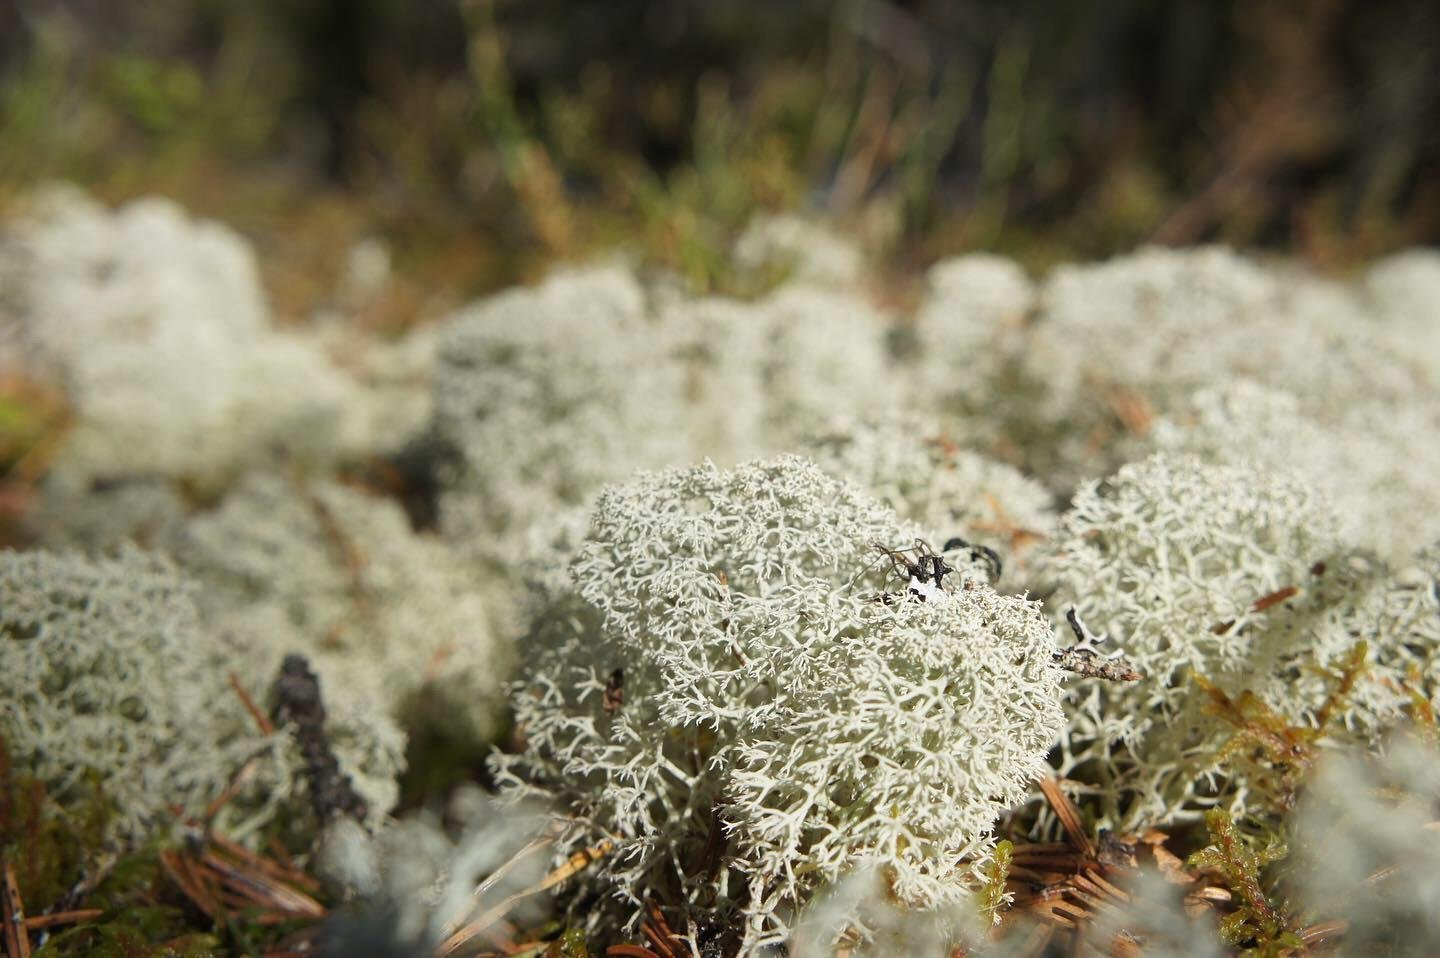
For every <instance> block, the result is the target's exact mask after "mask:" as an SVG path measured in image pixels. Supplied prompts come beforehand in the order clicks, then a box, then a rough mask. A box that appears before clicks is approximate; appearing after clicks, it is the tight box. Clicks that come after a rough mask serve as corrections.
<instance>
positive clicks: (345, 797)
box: [271, 655, 369, 825]
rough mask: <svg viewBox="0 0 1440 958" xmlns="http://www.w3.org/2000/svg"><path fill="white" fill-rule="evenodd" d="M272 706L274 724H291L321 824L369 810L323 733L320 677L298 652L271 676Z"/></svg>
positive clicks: (358, 815)
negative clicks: (273, 700)
mask: <svg viewBox="0 0 1440 958" xmlns="http://www.w3.org/2000/svg"><path fill="white" fill-rule="evenodd" d="M274 696H275V706H274V709H273V710H272V711H271V715H272V716H273V717H274V719H275V722H276V724H277V725H289V724H293V725H294V726H295V739H296V742H297V743H298V744H299V746H300V754H301V755H302V756H304V758H305V774H306V777H307V778H308V779H309V780H310V800H311V802H312V803H313V804H314V807H315V817H316V818H318V819H319V820H320V823H321V824H322V825H328V824H329V823H330V822H331V821H333V820H334V819H335V818H337V817H339V816H341V815H346V816H349V817H351V818H354V819H356V820H359V819H363V818H364V817H365V814H366V812H367V811H368V810H369V809H368V806H367V805H366V804H365V800H364V799H363V798H361V797H360V795H359V794H358V793H357V792H356V791H355V788H354V786H353V785H352V784H351V783H350V777H349V776H348V775H345V774H344V773H343V772H341V771H340V761H339V759H337V758H336V757H335V751H334V750H333V749H332V748H331V747H330V739H329V737H328V736H327V735H326V734H325V703H324V702H323V701H322V700H321V698H320V680H319V679H318V678H316V676H315V673H314V672H312V671H310V665H309V663H308V662H306V661H305V657H304V656H301V655H287V656H285V661H284V663H283V664H282V665H281V666H280V677H279V678H277V679H276V680H275V691H274Z"/></svg>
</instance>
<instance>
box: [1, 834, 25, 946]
mask: <svg viewBox="0 0 1440 958" xmlns="http://www.w3.org/2000/svg"><path fill="white" fill-rule="evenodd" d="M0 909H3V913H0V928H3V929H4V936H5V938H4V940H5V954H6V955H8V956H9V958H30V935H29V933H28V932H27V931H26V930H25V927H26V926H25V902H24V901H23V900H22V899H21V898H20V884H19V882H17V881H16V880H15V869H14V867H13V866H11V864H10V863H9V862H8V861H5V860H4V859H3V857H0Z"/></svg>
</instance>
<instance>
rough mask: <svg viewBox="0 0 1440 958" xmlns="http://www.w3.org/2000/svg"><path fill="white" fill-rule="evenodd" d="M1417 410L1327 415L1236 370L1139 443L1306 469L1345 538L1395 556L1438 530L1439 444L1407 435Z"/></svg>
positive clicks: (1420, 426)
mask: <svg viewBox="0 0 1440 958" xmlns="http://www.w3.org/2000/svg"><path fill="white" fill-rule="evenodd" d="M1416 402H1417V403H1423V398H1422V397H1419V396H1417V397H1416ZM1424 415H1425V414H1424V411H1423V408H1416V406H1414V405H1412V406H1409V407H1404V408H1395V409H1391V410H1389V411H1386V410H1385V409H1383V408H1380V407H1369V408H1368V409H1367V408H1365V407H1362V406H1360V405H1358V404H1357V407H1356V408H1355V410H1354V411H1353V414H1352V415H1351V416H1349V417H1347V418H1346V419H1345V420H1343V421H1340V422H1333V421H1332V422H1324V421H1322V420H1320V419H1318V418H1316V417H1314V416H1311V415H1307V414H1306V413H1305V412H1304V410H1303V408H1302V404H1301V402H1300V400H1299V399H1297V398H1296V397H1295V396H1294V395H1293V394H1291V393H1289V392H1286V391H1284V390H1281V389H1274V388H1271V387H1267V386H1262V385H1260V384H1258V383H1256V382H1254V381H1252V380H1248V379H1236V380H1232V381H1228V382H1225V383H1223V384H1219V385H1216V386H1211V387H1206V388H1204V389H1201V390H1198V391H1197V392H1196V393H1195V394H1194V395H1193V396H1192V397H1191V398H1190V400H1189V401H1188V402H1186V403H1184V404H1183V405H1181V406H1180V407H1179V408H1178V409H1177V410H1176V411H1175V413H1174V414H1173V415H1170V416H1166V417H1162V418H1161V419H1158V420H1157V421H1156V423H1155V427H1154V430H1153V432H1152V434H1151V435H1150V436H1149V437H1148V439H1147V441H1146V442H1145V443H1136V447H1137V448H1146V447H1147V446H1148V447H1150V448H1155V449H1163V450H1166V451H1170V452H1177V453H1190V454H1194V455H1197V456H1199V457H1200V458H1202V459H1204V460H1206V461H1207V462H1213V463H1219V464H1242V463H1250V464H1252V465H1255V466H1257V467H1260V468H1264V469H1271V470H1280V471H1288V472H1293V473H1294V474H1296V475H1299V476H1303V477H1304V479H1305V480H1306V481H1307V482H1308V483H1310V484H1311V485H1313V486H1315V487H1316V488H1317V489H1320V490H1322V491H1323V492H1324V493H1325V494H1326V495H1327V496H1328V498H1329V499H1330V500H1331V502H1332V503H1333V504H1334V506H1335V509H1336V512H1337V514H1338V516H1339V518H1340V521H1341V523H1342V528H1343V532H1344V536H1345V538H1346V540H1347V541H1349V542H1353V543H1355V544H1357V545H1361V546H1365V547H1367V548H1371V549H1374V550H1376V551H1377V552H1378V553H1380V554H1381V555H1383V556H1384V557H1385V558H1387V559H1390V560H1392V561H1400V560H1403V559H1404V558H1406V557H1408V556H1409V555H1410V554H1411V553H1412V552H1413V551H1414V550H1415V549H1416V548H1418V547H1419V546H1421V545H1423V544H1424V543H1426V542H1428V541H1430V540H1432V539H1433V538H1434V537H1435V536H1436V535H1437V534H1440V517H1437V518H1435V519H1432V518H1430V515H1429V513H1430V511H1431V510H1429V508H1428V507H1429V505H1430V504H1431V503H1434V502H1437V501H1440V451H1437V450H1436V449H1435V448H1433V444H1429V443H1417V442H1415V441H1414V438H1415V437H1416V436H1418V435H1421V434H1423V433H1425V432H1426V431H1427V428H1428V427H1426V426H1425V425H1424V423H1423V418H1424Z"/></svg>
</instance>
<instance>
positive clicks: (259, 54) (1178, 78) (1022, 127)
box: [0, 0, 1440, 294]
mask: <svg viewBox="0 0 1440 958" xmlns="http://www.w3.org/2000/svg"><path fill="white" fill-rule="evenodd" d="M7 21H8V22H7ZM0 34H4V35H5V39H3V40H0V196H4V195H5V194H7V193H8V194H10V195H14V194H15V193H16V192H17V190H19V189H23V188H24V187H26V186H28V185H30V184H32V183H33V182H35V181H36V180H39V179H48V178H53V177H56V176H63V177H68V178H73V179H77V180H79V181H80V182H82V183H83V184H85V185H87V186H90V187H91V188H93V189H97V190H98V191H99V192H101V193H102V194H106V195H109V196H111V197H112V198H119V197H121V196H128V195H134V194H136V193H139V192H144V191H146V190H155V189H158V190H163V191H166V192H169V193H171V194H173V195H177V196H179V198H181V199H182V200H184V201H186V202H187V203H189V204H190V205H192V206H194V207H195V208H197V210H198V211H200V212H203V213H208V214H211V215H217V216H222V217H226V218H229V219H231V220H232V221H233V220H238V221H239V222H240V223H241V225H242V226H244V225H245V219H246V217H245V215H243V214H244V211H245V210H246V209H253V208H254V207H255V205H256V204H255V195H256V189H257V187H255V185H254V183H255V181H257V180H258V181H260V182H263V183H265V184H267V185H268V188H269V190H270V193H268V194H267V195H270V196H271V202H270V203H269V204H268V205H266V206H265V208H264V210H263V211H256V212H254V213H252V214H251V219H252V221H253V222H256V223H257V224H258V223H259V222H260V221H261V220H260V217H261V216H262V215H264V216H274V215H275V214H276V213H277V212H278V211H283V210H286V209H291V210H293V209H294V208H296V207H305V206H306V205H307V204H313V203H314V202H316V201H317V198H320V197H324V198H326V199H328V200H331V201H333V199H334V197H336V196H339V197H342V198H343V204H342V205H347V206H351V207H357V208H358V209H359V211H360V212H359V213H357V214H356V216H355V217H354V218H355V219H358V220H359V221H360V222H359V224H358V225H357V224H356V223H355V222H349V221H347V222H346V223H345V224H343V225H344V228H350V229H361V228H368V229H373V230H379V231H381V232H383V233H385V234H386V235H389V236H392V237H395V238H397V239H398V240H399V243H398V245H399V247H400V251H401V254H402V257H403V255H405V253H406V251H407V250H413V251H414V255H415V256H417V257H420V258H427V257H428V258H429V259H443V257H441V256H440V255H439V253H438V252H437V251H438V250H439V249H441V248H444V247H445V246H447V245H448V246H453V245H454V244H455V238H456V237H457V236H463V237H465V238H466V239H467V243H468V255H467V256H466V257H464V260H463V265H462V264H461V263H460V262H456V261H455V260H447V261H446V265H445V267H444V268H446V269H450V270H453V271H457V272H458V273H459V274H460V275H459V276H457V277H455V278H456V280H457V281H458V282H459V283H460V284H461V285H462V286H463V287H465V292H466V293H467V294H468V293H473V292H476V291H478V289H481V288H492V287H496V286H500V285H503V284H505V283H507V282H510V281H512V280H514V279H515V278H517V277H523V276H528V275H533V274H534V273H535V272H537V271H538V270H540V269H541V268H543V267H544V266H545V265H546V264H548V263H549V262H551V261H553V260H554V259H557V258H569V257H572V256H575V255H578V254H581V253H583V252H585V251H587V250H589V249H593V248H597V247H601V246H607V245H610V244H612V243H613V242H614V241H615V240H616V239H621V240H624V241H626V242H628V243H632V244H634V243H637V241H638V244H639V245H640V246H641V247H642V249H643V250H645V251H646V252H648V253H649V254H651V255H652V256H653V257H654V258H655V259H656V260H658V261H660V262H662V263H664V264H666V265H668V266H671V267H674V268H676V269H678V270H679V271H681V272H682V273H683V274H685V275H686V276H687V277H689V278H690V279H692V280H694V281H696V282H697V283H698V284H699V285H701V286H702V287H714V286H724V285H725V281H726V279H727V277H726V276H725V275H724V272H725V267H724V265H723V257H722V256H721V255H720V250H722V249H724V248H725V247H726V246H727V245H728V243H729V241H730V240H731V239H732V238H733V236H734V234H735V232H736V231H737V230H738V229H739V228H740V227H741V226H742V225H743V224H744V223H746V222H747V221H748V220H750V219H751V218H752V216H753V215H754V214H755V213H756V212H757V211H764V210H775V209H790V208H797V207H799V208H804V209H807V210H810V211H812V212H817V213H820V214H822V215H825V216H828V217H831V218H835V219H838V220H842V221H845V222H846V223H847V224H848V225H849V226H850V227H851V228H852V231H853V232H857V233H858V234H859V235H861V236H862V237H864V238H865V239H866V240H867V242H868V243H869V244H870V245H871V246H872V247H873V249H874V250H875V251H876V252H879V253H882V254H892V255H893V256H895V257H897V258H900V259H903V260H914V259H920V260H929V259H933V258H935V257H938V256H940V255H942V254H947V253H953V252H957V251H961V250H965V249H973V248H988V249H997V250H1000V251H1004V252H1008V253H1010V254H1012V255H1015V256H1018V257H1019V258H1020V259H1021V260H1022V261H1024V262H1027V263H1028V264H1030V265H1032V266H1040V265H1045V264H1048V263H1051V262H1054V261H1057V260H1060V259H1088V258H1094V257H1098V256H1103V255H1107V254H1110V253H1113V252H1116V251H1120V250H1124V249H1127V248H1129V247H1131V246H1133V245H1135V244H1136V243H1139V242H1142V241H1145V240H1147V239H1159V240H1162V241H1166V242H1176V243H1190V242H1197V241H1202V240H1209V239H1220V240H1225V241H1229V242H1235V243H1240V244H1244V245H1251V244H1260V245H1270V246H1278V247H1284V248H1288V249H1293V250H1296V251H1299V252H1301V253H1302V254H1306V255H1308V256H1310V257H1311V258H1312V259H1316V260H1320V261H1322V262H1325V263H1331V264H1334V263H1345V262H1349V261H1353V260H1355V259H1358V258H1361V257H1367V256H1371V255H1374V254H1375V253H1377V252H1379V251H1383V250H1386V249H1390V248H1394V247H1397V246H1400V245H1406V244H1413V243H1417V242H1425V241H1427V240H1428V241H1433V240H1434V239H1435V237H1436V236H1437V235H1440V190H1437V188H1436V187H1435V186H1434V184H1435V183H1436V182H1440V180H1437V178H1436V177H1435V176H1434V175H1433V174H1434V172H1435V171H1436V168H1437V164H1440V138H1437V136H1436V135H1435V134H1434V132H1433V131H1434V130H1435V129H1437V128H1440V62H1437V60H1440V14H1436V13H1435V12H1434V10H1433V9H1432V8H1431V7H1430V6H1429V5H1427V4H1425V3H1423V2H1419V0H1409V2H1397V3H1389V4H1366V3H1363V2H1360V0H1321V2H1318V3H1309V2H1303V0H1259V2H1243V0H1232V2H1225V3H1215V4H1147V3H1141V2H1138V0H1126V2H1120V3H1101V2H1095V0H1029V2H1024V3H1018V4H990V3H983V2H979V0H967V2H962V3H953V2H940V0H914V2H907V3H887V2H883V0H844V2H840V3H834V4H828V3H819V2H816V0H804V2H797V3H791V4H781V5H777V4H768V3H764V2H762V0H730V2H726V3H700V2H690V0H683V2H676V0H609V2H600V0H527V2H519V0H437V2H433V3H425V4H410V3H405V2H402V0H348V2H342V0H259V2H256V3H250V4H230V3H224V2H220V0H161V2H156V3H147V4H104V3H99V2H94V0H38V2H32V3H27V4H24V5H16V6H15V7H14V8H12V9H11V11H10V12H8V13H6V12H3V11H0ZM1427 184H1428V185H1427ZM232 205H233V207H234V209H232V208H231V207H232ZM236 211H239V212H240V213H241V214H242V215H239V216H236V215H234V214H235V213H236ZM227 214H228V215H227ZM319 219H320V220H321V221H322V224H321V225H320V226H319V227H317V228H320V229H324V228H327V227H328V228H335V217H333V216H331V217H320V218H319ZM301 221H302V222H305V223H307V224H308V225H310V226H315V225H316V224H314V223H313V222H311V221H309V220H305V219H303V218H301ZM255 231H257V232H263V230H261V228H260V227H259V226H258V225H257V226H256V227H255ZM262 253H263V249H262ZM456 259H459V258H458V257H457V258H456Z"/></svg>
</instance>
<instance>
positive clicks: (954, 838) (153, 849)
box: [0, 188, 1440, 958]
mask: <svg viewBox="0 0 1440 958" xmlns="http://www.w3.org/2000/svg"><path fill="white" fill-rule="evenodd" d="M726 255H727V256H728V257H730V260H731V263H732V268H733V270H734V271H735V273H736V275H741V274H744V275H750V276H752V277H754V282H753V284H752V285H751V287H750V289H749V290H748V291H747V294H746V295H745V296H743V297H740V296H735V297H726V296H718V295H714V294H710V293H705V292H702V291H699V290H697V289H695V288H694V287H693V286H692V285H690V284H688V283H687V281H686V280H685V279H683V278H682V277H680V276H677V275H674V274H670V273H665V272H663V271H657V270H656V269H654V268H653V265H650V266H640V265H637V261H636V260H635V259H633V258H629V257H627V256H626V255H625V253H624V251H616V252H615V253H614V254H613V255H611V256H609V257H608V258H601V259H598V260H596V261H594V262H591V263H589V264H587V265H575V266H568V267H563V268H557V269H555V270H553V271H552V272H551V273H550V274H549V275H548V276H546V277H545V278H544V279H542V280H540V281H538V282H536V283H534V284H532V285H528V286H523V287H517V288H514V289H510V290H507V291H505V292H502V293H500V294H497V295H495V296H491V297H488V298H485V299H482V300H479V301H477V302H475V303H473V304H472V305H470V306H467V307H465V308H462V309H460V310H458V311H455V312H453V313H452V314H449V315H447V316H445V317H444V318H441V319H438V320H437V321H436V322H434V323H432V324H427V325H421V326H418V327H417V328H415V329H413V330H410V331H408V332H406V333H404V334H403V335H401V336H399V337H398V338H396V337H387V336H383V335H380V334H378V333H376V332H374V331H372V330H368V329H367V328H366V327H365V326H364V324H362V323H359V322H351V321H347V314H346V312H345V310H346V309H347V308H349V307H347V306H346V302H347V300H346V298H345V297H344V296H342V295H340V294H339V293H337V295H336V298H335V302H334V310H333V311H331V312H330V313H329V314H327V317H326V318H320V319H316V320H314V321H293V320H296V319H297V317H288V319H290V320H292V321H291V322H288V323H281V322H279V321H278V318H277V316H276V315H275V314H274V311H273V310H272V308H271V306H270V305H269V301H268V300H267V297H266V296H265V295H264V293H263V291H262V289H261V287H260V284H259V280H258V278H257V270H256V268H255V263H254V254H253V252H252V250H251V248H250V246H249V245H248V244H247V243H246V242H245V241H244V240H243V239H241V238H240V236H238V235H237V234H236V233H234V232H233V231H231V230H230V229H229V228H227V227H225V226H224V225H221V224H219V223H215V222H210V221H205V220H201V219H196V218H193V217H191V216H190V215H189V214H187V213H186V212H185V211H184V210H182V209H181V208H180V207H178V206H177V205H175V204H173V203H171V202H168V201H165V200H159V199H149V200H144V201H140V202H137V203H132V204H129V205H126V206H123V207H120V208H118V209H110V208H107V207H105V206H104V205H102V204H100V203H98V202H96V201H94V200H92V199H90V198H88V197H86V196H85V195H84V194H83V193H80V192H79V191H77V190H75V189H73V188H57V189H51V190H46V191H41V192H38V193H36V194H34V195H32V196H30V197H29V198H28V199H27V200H26V201H24V202H23V203H20V204H18V205H17V211H16V212H14V213H13V214H12V215H11V216H10V218H9V219H8V220H6V221H5V223H4V227H3V238H0V283H3V290H4V293H3V303H0V384H3V385H4V396H5V400H4V401H5V405H3V406H0V429H5V430H7V431H6V432H5V434H4V436H5V441H4V442H3V443H0V453H3V455H4V457H5V459H4V462H5V469H6V472H5V474H4V477H3V478H4V489H5V491H6V492H7V493H12V498H13V499H14V501H15V502H16V503H18V505H16V506H7V509H8V512H7V514H9V515H12V516H14V517H17V518H18V519H19V520H20V525H19V532H18V533H16V535H15V536H14V537H13V538H14V541H15V544H16V545H17V546H19V547H20V548H17V549H13V550H7V551H5V552H3V553H0V740H3V744H4V751H3V753H0V755H3V761H0V856H3V865H4V868H3V869H0V875H3V881H4V889H3V891H4V894H5V896H7V897H6V907H5V910H4V911H3V913H0V926H3V929H4V932H5V938H4V942H5V947H6V949H7V951H8V952H9V958H18V956H19V955H23V954H33V955H36V956H40V955H82V954H112V953H113V954H117V955H131V954H173V953H180V954H276V955H278V954H316V953H322V952H323V951H324V950H326V949H328V953H333V954H345V955H352V954H384V955H397V956H399V955H456V956H459V955H474V954H486V953H488V954H517V953H518V954H551V955H582V954H604V953H609V954H613V955H651V956H660V958H669V956H683V955H701V956H705V958H709V956H713V955H733V954H741V955H746V956H749V955H779V954H790V955H796V956H811V955H816V956H818V955H826V956H828V955H837V954H856V953H868V954H874V955H910V954H913V955H954V954H958V953H963V954H977V955H980V954H996V955H1010V954H1041V953H1044V952H1045V951H1046V949H1052V950H1054V949H1061V948H1070V947H1072V946H1074V947H1079V946H1078V945H1074V944H1073V941H1074V939H1084V940H1086V941H1088V942H1089V943H1091V944H1093V945H1094V946H1095V947H1098V948H1101V949H1102V950H1110V951H1113V952H1118V953H1125V954H1131V953H1137V954H1150V955H1172V954H1197V955H1198V954H1220V953H1226V952H1227V951H1233V952H1242V951H1248V952H1253V953H1257V954H1264V955H1282V954H1300V953H1304V952H1306V951H1307V950H1315V949H1320V948H1325V947H1329V948H1339V949H1340V950H1341V951H1342V952H1344V953H1352V954H1383V953H1393V954H1419V953H1426V951H1427V950H1428V949H1430V948H1431V947H1432V946H1433V945H1434V944H1435V943H1436V942H1440V929H1437V928H1436V927H1435V926H1434V919H1433V918H1431V917H1429V916H1430V915H1432V914H1434V913H1435V911H1436V909H1434V908H1433V907H1432V906H1433V904H1434V903H1435V902H1437V901H1440V891H1437V889H1436V888H1435V885H1434V883H1435V877H1434V876H1435V875H1437V874H1440V846H1437V845H1436V843H1435V836H1436V835H1437V834H1440V832H1437V831H1436V828H1435V819H1436V816H1437V811H1436V809H1437V806H1436V802H1437V799H1440V793H1437V783H1436V781H1435V780H1434V779H1435V776H1434V769H1435V768H1436V767H1440V766H1437V764H1436V761H1435V759H1436V758H1437V756H1436V754H1435V753H1436V742H1435V724H1436V723H1435V714H1434V705H1435V703H1436V702H1437V701H1440V546H1437V545H1436V543H1437V542H1440V509H1437V505H1440V458H1437V457H1440V446H1437V445H1436V444H1435V443H1434V442H1433V441H1431V440H1432V437H1434V436H1436V435H1440V383H1437V376H1440V336H1437V330H1440V314H1437V311H1436V310H1437V305H1436V304H1437V303H1440V257H1437V256H1436V255H1435V254H1433V253H1428V252H1421V251H1416V252H1410V253H1404V254H1400V255H1397V256H1394V257H1392V258H1390V259H1387V260H1383V261H1380V262H1377V263H1375V264H1373V265H1372V266H1370V267H1369V268H1367V269H1366V270H1364V271H1363V272H1361V273H1359V274H1357V275H1355V276H1353V277H1350V278H1348V279H1345V280H1338V279H1334V278H1327V277H1321V276H1319V275H1316V274H1313V273H1310V272H1307V271H1305V270H1304V269H1302V268H1301V267H1300V266H1298V265H1296V264H1293V263H1288V262H1262V261H1260V260H1257V259H1254V258H1251V257H1248V256H1245V255H1242V254H1239V253H1236V252H1233V251H1229V250H1226V249H1222V248H1218V247H1207V248H1197V249H1188V250H1177V249H1159V248H1145V249H1141V250H1138V251H1136V252H1134V253H1132V254H1129V255H1125V256H1121V257H1119V258H1116V259H1113V260H1110V261H1106V262H1101V263H1089V264H1068V265H1063V266H1059V267H1056V268H1054V269H1053V270H1050V271H1049V272H1046V273H1044V274H1043V275H1039V276H1032V275H1030V274H1028V273H1027V272H1026V271H1025V270H1024V269H1022V268H1021V267H1020V266H1018V265H1017V264H1016V263H1014V262H1011V261H1008V260H1005V259H1003V258H1000V257H996V256H990V255H975V256H967V257H961V258H958V259H952V260H946V261H942V262H941V263H939V264H937V265H935V266H934V267H933V268H932V269H931V270H930V271H929V272H928V274H927V275H926V280H925V293H924V295H923V296H922V297H921V299H920V301H919V303H918V304H917V305H915V306H914V307H913V308H905V309H898V308H895V307H893V306H887V305H886V302H885V300H884V299H882V298H881V297H879V296H878V295H877V284H876V283H875V282H874V281H873V277H872V276H871V275H870V274H869V273H868V272H867V269H866V260H865V257H864V256H862V255H861V254H860V252H859V251H858V249H857V248H855V247H854V246H852V245H851V244H850V243H849V242H848V241H847V240H846V239H845V238H844V237H843V236H842V235H839V234H835V233H831V232H828V231H826V230H825V229H823V228H822V227H820V226H819V225H817V224H814V223H807V222H804V221H800V220H795V219H781V220H766V221H759V222H757V223H756V224H755V225H754V226H753V228H752V229H750V230H749V231H748V232H747V233H746V235H745V237H744V239H743V241H742V242H740V243H739V244H738V245H737V246H736V248H735V249H734V250H733V252H731V253H727V254H726ZM360 258H361V259H362V260H363V259H364V257H363V256H361V257H360ZM362 265H363V263H362ZM357 268H359V267H357ZM386 276H387V274H386V272H385V270H383V269H378V270H377V271H375V273H374V275H372V276H370V278H369V279H368V280H367V282H373V283H375V284H379V287H383V285H384V284H385V283H386V282H388V281H389V280H387V278H386ZM377 288H378V287H377ZM350 318H353V317H350Z"/></svg>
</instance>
